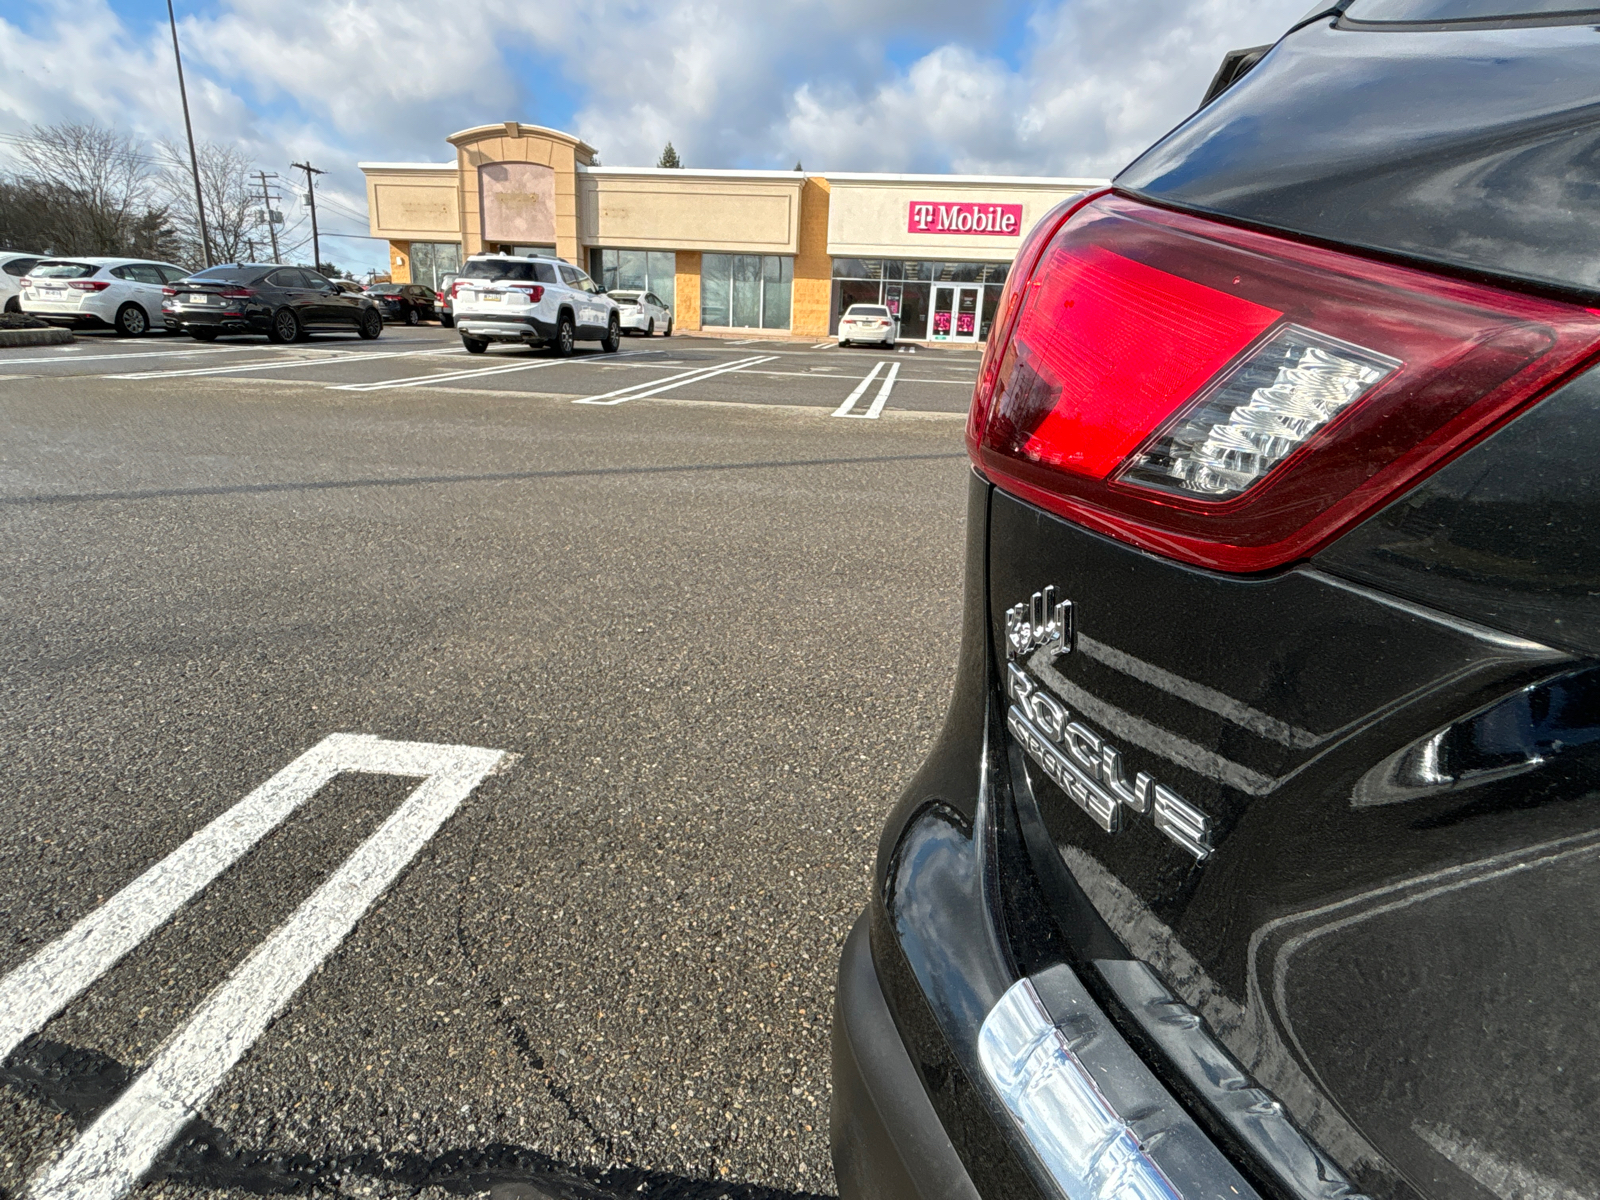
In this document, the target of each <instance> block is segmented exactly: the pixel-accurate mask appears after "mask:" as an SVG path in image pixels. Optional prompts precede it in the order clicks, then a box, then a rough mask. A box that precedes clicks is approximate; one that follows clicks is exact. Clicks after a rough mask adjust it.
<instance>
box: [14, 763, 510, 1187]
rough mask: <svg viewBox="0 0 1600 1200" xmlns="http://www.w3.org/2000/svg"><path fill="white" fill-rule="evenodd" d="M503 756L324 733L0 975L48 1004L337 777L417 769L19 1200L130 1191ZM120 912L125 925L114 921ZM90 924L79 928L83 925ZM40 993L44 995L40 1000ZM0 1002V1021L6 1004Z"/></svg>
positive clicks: (90, 977)
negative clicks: (408, 784) (47, 972)
mask: <svg viewBox="0 0 1600 1200" xmlns="http://www.w3.org/2000/svg"><path fill="white" fill-rule="evenodd" d="M511 757H512V756H510V755H507V754H506V753H505V752H504V751H500V750H487V749H483V748H481V747H477V746H446V745H435V744H430V743H426V742H390V741H381V740H379V739H378V738H375V737H369V736H360V735H354V734H334V735H332V736H331V737H328V738H325V739H324V740H323V741H322V742H321V743H319V744H318V745H317V746H315V747H313V748H312V749H311V750H309V751H308V752H306V753H305V754H303V755H301V756H300V757H299V758H298V759H296V760H295V761H294V762H292V763H290V764H289V765H288V766H287V767H285V768H284V769H283V770H282V771H279V772H278V773H277V774H276V775H274V776H273V777H272V778H271V779H270V780H268V781H267V782H266V783H265V784H263V785H262V786H261V787H259V788H257V789H256V790H255V791H253V792H251V793H250V795H249V796H246V797H245V799H244V800H242V801H240V803H239V804H238V805H236V806H235V807H234V808H233V809H230V810H229V811H228V812H227V813H224V814H223V815H222V816H221V817H219V818H217V819H216V820H215V821H213V822H212V823H211V824H210V825H208V826H207V827H206V828H205V829H203V830H201V831H200V833H197V834H196V835H194V837H192V838H190V839H189V841H188V842H185V843H184V845H183V846H180V847H179V848H178V849H177V850H176V851H174V852H173V854H171V855H169V856H168V857H167V858H166V859H164V860H163V861H162V862H160V863H157V864H156V865H155V866H154V867H152V868H150V870H148V871H146V872H145V873H144V875H141V876H140V877H139V878H138V879H137V880H135V881H134V883H132V884H130V885H129V886H128V887H126V888H124V889H123V890H122V891H121V892H119V893H117V895H116V896H114V897H112V899H111V900H110V901H109V902H108V903H107V904H105V905H104V906H102V907H101V908H100V909H99V910H98V911H97V912H96V913H94V914H93V915H91V916H90V917H88V918H85V920H83V921H81V922H79V924H78V925H77V926H74V928H73V929H72V930H71V931H69V932H68V933H67V934H66V935H65V936H63V937H62V938H60V939H58V940H57V941H56V942H54V943H52V944H51V945H50V946H48V947H46V949H45V950H43V951H41V952H40V953H39V954H38V955H36V956H35V957H34V958H33V959H31V960H29V961H28V962H27V963H25V964H23V966H22V967H20V968H18V969H17V970H16V971H13V972H12V973H11V975H9V976H7V977H6V979H5V980H4V981H3V982H0V996H4V997H5V998H6V999H7V1000H8V1001H20V1002H22V1003H23V1004H24V1005H25V1006H26V1005H29V1004H30V1003H31V1006H32V1007H31V1009H30V1011H32V1012H33V1013H34V1015H35V1016H37V1014H38V1013H39V1012H41V1011H44V1010H46V1009H48V1010H49V1011H50V1012H55V1011H59V1009H60V1008H61V1007H63V1006H65V1004H66V1003H67V1002H68V1001H69V1000H71V999H72V997H73V996H75V995H77V994H78V993H79V992H81V991H82V990H83V988H85V987H87V986H88V985H89V984H90V983H92V982H94V980H95V979H97V978H99V976H100V975H101V974H103V973H104V972H105V971H107V970H109V969H110V967H111V966H112V965H113V964H114V963H115V962H116V961H117V959H119V958H121V957H122V955H124V954H126V953H127V952H128V951H129V950H131V949H133V947H134V946H136V945H137V944H138V943H139V942H140V941H142V940H143V938H144V937H145V936H147V935H148V934H149V933H150V932H151V931H152V930H154V929H155V928H156V927H158V926H159V925H160V924H162V923H163V922H164V921H165V920H166V919H167V918H168V917H169V916H171V915H172V913H173V912H174V911H176V909H177V908H178V906H179V905H181V904H182V903H183V902H184V901H185V900H187V899H189V898H191V897H193V896H194V895H195V894H196V893H198V892H199V891H200V890H201V889H202V888H203V887H205V885H206V884H207V883H209V882H210V881H211V880H213V879H215V878H216V876H217V875H219V874H220V873H221V872H222V871H223V870H225V869H226V868H227V867H229V866H231V865H232V864H233V863H234V862H235V861H237V860H238V859H239V858H240V857H242V856H243V855H244V853H245V852H246V851H248V850H249V849H250V847H251V846H253V845H254V844H255V843H256V842H257V841H259V840H260V838H261V837H262V836H264V835H265V834H266V833H267V832H268V831H269V830H270V829H272V828H273V827H275V826H276V825H277V824H279V823H280V822H281V821H282V820H283V819H284V818H285V817H287V816H288V815H289V813H291V812H293V811H294V810H295V809H296V808H297V807H299V806H300V805H301V804H302V803H304V802H305V801H306V800H308V799H309V798H310V797H311V795H312V794H313V793H315V792H316V791H317V790H318V789H319V788H320V787H322V785H323V784H325V783H327V782H328V781H329V780H330V779H332V778H333V777H334V776H335V775H337V774H339V773H341V772H343V771H361V772H367V773H372V774H382V775H408V776H422V777H423V780H422V782H421V783H420V784H419V785H418V786H417V788H416V789H415V790H414V791H413V792H412V793H411V794H410V795H409V796H408V797H406V799H405V800H404V801H403V802H402V803H401V805H400V807H399V808H397V809H396V810H395V811H394V812H393V813H392V814H390V816H389V818H388V819H387V820H386V821H384V823H383V824H382V825H381V826H380V827H379V828H378V830H377V832H375V833H374V834H372V836H371V837H369V838H368V839H367V840H366V841H365V842H363V843H362V844H361V846H360V847H359V848H358V849H357V850H356V852H355V853H354V854H352V855H351V856H350V857H349V858H348V859H346V860H345V861H344V863H343V864H342V865H341V866H340V867H339V869H338V870H337V871H335V872H334V873H333V875H331V876H330V877H329V878H328V879H327V881H326V882H325V883H323V885H322V886H321V887H319V888H318V889H317V890H316V891H315V892H313V893H312V894H311V896H309V897H308V898H307V899H306V900H305V902H304V903H302V904H301V905H300V907H299V908H298V909H296V910H295V912H294V914H293V915H292V916H291V917H290V918H289V919H288V920H287V921H285V922H284V923H283V924H282V925H280V926H279V927H278V929H277V930H276V931H274V932H273V934H272V935H271V936H270V937H269V938H267V940H266V941H265V942H263V943H261V945H259V946H257V947H256V949H255V950H254V951H253V952H251V954H250V955H249V957H247V958H246V959H245V960H244V962H242V963H240V964H239V966H238V967H236V968H235V969H234V970H233V972H232V973H231V974H230V975H229V976H228V978H227V979H226V980H225V981H224V982H223V983H222V984H221V985H219V986H218V987H217V988H216V990H214V991H213V992H212V993H211V995H210V996H208V997H207V998H206V999H205V1001H203V1002H202V1004H201V1005H200V1007H199V1009H198V1010H197V1011H196V1012H195V1014H194V1016H193V1017H192V1018H191V1019H190V1020H189V1022H188V1024H186V1025H185V1026H183V1028H181V1029H179V1030H178V1031H177V1032H175V1033H174V1034H173V1035H172V1036H171V1037H169V1038H168V1039H167V1041H166V1042H165V1043H163V1045H162V1046H161V1048H160V1049H159V1050H158V1051H157V1052H156V1055H155V1057H154V1058H153V1059H152V1060H151V1061H150V1063H149V1065H148V1066H147V1067H146V1068H145V1069H144V1071H143V1072H142V1073H141V1074H140V1075H139V1077H138V1078H137V1079H136V1080H135V1081H134V1082H133V1084H132V1086H130V1087H129V1088H128V1090H127V1091H125V1092H124V1093H123V1094H122V1095H121V1096H120V1097H119V1098H118V1099H117V1101H116V1102H115V1103H114V1104H112V1106H111V1107H110V1108H108V1109H106V1110H105V1112H103V1113H101V1115H100V1117H99V1118H98V1119H97V1120H96V1121H95V1122H94V1124H93V1125H91V1126H90V1127H89V1128H88V1130H86V1131H85V1132H84V1133H83V1135H82V1136H81V1137H79V1138H78V1140H77V1141H76V1142H74V1143H73V1144H72V1146H71V1147H70V1148H68V1150H67V1152H66V1153H65V1154H64V1155H62V1157H61V1158H60V1159H59V1160H57V1161H56V1163H55V1164H54V1166H52V1167H51V1168H50V1169H49V1170H48V1171H47V1172H45V1173H44V1174H43V1175H42V1177H40V1178H39V1179H37V1180H36V1181H35V1183H34V1185H33V1186H32V1187H31V1188H30V1189H29V1192H28V1195H29V1196H30V1197H31V1200H118V1198H119V1197H121V1196H123V1195H125V1194H126V1193H127V1192H129V1191H130V1190H132V1188H133V1187H134V1186H135V1185H136V1184H137V1183H138V1181H139V1180H140V1178H141V1177H142V1176H143V1175H144V1174H145V1172H146V1171H148V1170H149V1169H150V1167H151V1165H152V1164H153V1163H154V1162H155V1160H156V1158H157V1156H158V1155H160V1153H161V1151H162V1150H163V1149H164V1148H165V1147H166V1145H167V1143H168V1142H170V1141H171V1140H172V1138H173V1137H174V1136H175V1135H176V1134H177V1133H178V1132H179V1130H181V1129H182V1128H183V1127H184V1125H186V1124H187V1123H188V1122H189V1121H190V1120H191V1119H192V1118H193V1116H194V1114H195V1112H197V1111H198V1110H199V1108H200V1106H201V1105H203V1104H204V1103H205V1101H206V1099H207V1098H208V1097H209V1096H210V1095H211V1093H212V1092H214V1091H215V1090H216V1088H217V1086H218V1085H219V1084H220V1083H221V1082H222V1080H223V1078H224V1077H225V1076H226V1075H227V1073H228V1071H229V1070H231V1069H232V1068H233V1066H234V1064H236V1063H237V1062H238V1061H239V1059H240V1058H241V1057H243V1055H244V1053H245V1052H246V1051H247V1050H248V1049H249V1048H250V1046H251V1045H252V1044H254V1042H255V1041H256V1039H257V1038H258V1037H260V1036H261V1033H262V1031H263V1030H265V1029H266V1027H267V1026H268V1025H269V1024H270V1023H271V1021H272V1020H273V1018H274V1017H276V1016H277V1015H278V1013H279V1012H280V1011H282V1009H283V1008H284V1007H285V1006H286V1005H287V1004H288V1002H289V1001H290V999H291V998H292V997H293V996H294V994H295V992H296V991H298V990H299V989H300V986H301V985H302V984H303V983H305V981H306V979H307V978H308V977H309V976H310V975H311V973H312V972H313V971H315V970H316V969H317V967H318V966H319V965H320V964H321V963H322V961H323V960H324V959H325V958H327V957H328V955H329V954H331V953H332V952H333V951H334V950H335V949H336V948H337V947H338V945H339V943H340V942H342V941H343V940H344V939H345V937H346V936H347V935H348V934H349V932H350V930H351V929H352V928H354V926H355V923H356V922H357V921H358V920H360V919H361V916H362V914H364V913H365V912H366V911H367V909H368V908H370V907H371V906H372V904H373V902H374V901H375V900H377V899H378V898H379V897H380V896H381V895H383V893H384V891H385V890H387V888H388V887H389V885H390V884H391V883H393V882H394V880H395V878H396V877H397V876H398V875H399V874H400V872H401V871H402V870H404V869H405V867H406V865H407V864H408V863H409V862H410V861H411V860H412V859H413V858H414V857H415V856H416V854H417V852H418V851H419V850H420V849H422V847H423V846H424V845H425V844H426V843H427V841H428V840H429V839H430V838H431V837H432V836H433V835H434V834H435V833H436V832H437V831H438V830H439V827H440V826H441V825H443V824H444V822H445V821H447V820H448V819H449V818H450V816H451V815H452V814H453V813H454V812H455V811H456V809H457V808H459V807H460V805H461V802H462V801H463V800H465V799H466V797H467V796H468V795H470V794H471V792H472V790H473V789H474V788H476V787H477V786H478V784H479V783H481V782H482V781H483V779H484V777H485V776H487V775H489V774H490V773H491V772H492V771H494V770H495V769H497V768H500V767H502V766H504V765H505V764H506V763H507V762H508V761H509V759H510V758H511ZM197 846H200V847H202V848H201V849H199V850H197V849H195V847H197ZM119 919H122V920H128V919H131V922H132V924H131V925H129V926H127V927H122V926H120V924H119ZM90 926H92V927H93V929H92V930H90V931H89V932H88V933H82V932H81V931H84V930H85V929H86V927H90ZM45 959H51V960H52V962H53V964H54V967H55V969H56V973H57V975H58V977H59V982H62V983H64V984H65V987H66V988H73V987H75V988H76V989H77V990H76V991H72V992H71V993H70V994H67V993H66V992H65V991H63V990H61V989H60V988H57V987H52V985H51V983H50V981H49V980H47V979H46V978H44V977H42V976H41V975H40V974H39V972H38V971H37V970H35V967H36V964H38V963H40V962H41V960H45ZM41 992H42V993H46V994H45V995H44V997H43V999H42V1000H41V999H40V998H39V993H41ZM0 1011H3V1012H4V1015H5V1016H6V1018H7V1019H8V1022H10V1019H11V1016H12V1012H11V1005H10V1004H7V1005H6V1006H5V1008H4V1009H3V1010H0ZM45 1019H48V1017H46V1018H45ZM16 1027H17V1026H16V1023H15V1022H11V1028H12V1029H14V1028H16ZM8 1036H9V1035H8ZM24 1036H26V1035H24ZM11 1044H12V1045H14V1043H11Z"/></svg>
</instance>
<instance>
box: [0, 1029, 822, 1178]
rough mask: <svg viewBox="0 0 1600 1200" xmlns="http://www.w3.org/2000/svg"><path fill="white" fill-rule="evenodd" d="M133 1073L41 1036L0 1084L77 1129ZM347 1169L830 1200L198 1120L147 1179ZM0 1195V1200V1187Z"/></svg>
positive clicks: (500, 1145) (482, 1149)
mask: <svg viewBox="0 0 1600 1200" xmlns="http://www.w3.org/2000/svg"><path fill="white" fill-rule="evenodd" d="M524 1037H526V1034H525V1033H524ZM134 1074H135V1072H134V1071H133V1070H132V1069H131V1068H130V1067H128V1066H126V1065H125V1064H123V1063H121V1062H118V1061H117V1060H116V1059H114V1058H111V1057H110V1056H109V1055H105V1054H101V1053H99V1052H98V1051H95V1050H88V1049H84V1048H82V1047H77V1046H69V1045H65V1044H63V1043H61V1042H52V1041H46V1040H44V1039H43V1038H39V1037H33V1038H30V1039H29V1040H28V1041H26V1042H24V1043H23V1044H22V1045H21V1046H19V1047H18V1048H17V1049H16V1051H15V1052H14V1053H13V1054H12V1055H11V1057H10V1058H8V1059H7V1060H6V1061H5V1063H4V1064H0V1083H4V1084H5V1085H6V1086H7V1087H9V1088H11V1089H12V1090H13V1091H16V1092H20V1093H21V1094H22V1095H24V1096H27V1097H28V1098H29V1099H32V1100H34V1101H37V1102H39V1103H42V1104H44V1105H46V1106H47V1107H49V1108H51V1109H54V1110H55V1111H57V1112H60V1113H63V1114H65V1115H66V1116H67V1117H68V1118H69V1119H71V1120H72V1122H73V1123H74V1124H75V1125H76V1126H77V1128H78V1129H79V1130H80V1131H81V1130H83V1129H85V1128H87V1127H88V1126H89V1125H90V1124H91V1123H93V1121H94V1119H95V1118H96V1117H97V1116H99V1114H100V1113H101V1112H103V1111H105V1109H107V1108H109V1107H110V1106H111V1104H112V1103H114V1102H115V1100H116V1099H117V1097H118V1096H119V1095H120V1094H121V1093H122V1091H123V1089H124V1088H126V1087H127V1085H128V1083H129V1082H130V1081H131V1080H132V1078H133V1076H134ZM585 1123H586V1124H587V1122H585ZM351 1175H359V1176H365V1177H368V1178H374V1179H382V1180H385V1181H388V1182H391V1183H398V1184H401V1185H403V1186H406V1187H411V1188H417V1189H420V1188H424V1187H430V1186H432V1187H441V1188H444V1189H445V1190H446V1191H449V1192H452V1193H455V1194H457V1195H471V1194H473V1193H477V1192H485V1191H488V1190H490V1189H491V1188H495V1187H496V1186H497V1185H506V1184H526V1185H529V1186H531V1187H532V1188H533V1189H535V1191H536V1192H537V1193H538V1194H540V1195H544V1196H549V1197H551V1198H552V1200H619V1198H621V1197H640V1196H644V1197H650V1198H651V1200H828V1198H827V1197H824V1196H820V1195H817V1194H815V1193H811V1192H791V1191H785V1190H783V1189H781V1188H770V1187H763V1186H761V1185H759V1184H752V1183H725V1182H717V1181H714V1180H708V1179H695V1178H692V1177H690V1176H686V1175H675V1174H672V1173H670V1172H667V1171H651V1170H647V1169H645V1168H643V1167H632V1166H612V1167H607V1168H605V1169H603V1170H602V1169H600V1168H596V1167H583V1166H574V1165H571V1164H567V1163H562V1162H559V1161H557V1160H556V1159H553V1158H551V1157H550V1156H549V1155H547V1154H541V1153H540V1152H539V1151H537V1150H530V1149H528V1148H527V1147H525V1146H513V1145H508V1144H506V1143H504V1142H493V1143H490V1144H488V1145H484V1146H473V1147H463V1148H459V1149H454V1150H445V1151H443V1152H441V1153H438V1154H426V1153H424V1152H421V1151H413V1150H403V1151H402V1150H361V1151H356V1152H353V1153H349V1154H335V1155H325V1156H322V1157H315V1156H313V1155H309V1154H305V1153H293V1154H291V1153H285V1152H283V1151H280V1150H273V1149H270V1148H267V1149H259V1150H257V1149H249V1148H245V1147H241V1146H239V1145H237V1144H236V1143H235V1142H234V1140H233V1139H232V1138H231V1137H229V1136H228V1134H226V1133H224V1132H223V1131H222V1130H220V1129H218V1128H217V1127H216V1126H215V1125H212V1124H211V1123H210V1122H209V1121H206V1120H203V1119H202V1118H199V1117H196V1118H195V1119H194V1120H192V1121H190V1122H189V1123H188V1124H187V1125H186V1126H184V1128H183V1130H182V1132H181V1133H179V1134H178V1136H177V1137H176V1138H174V1139H173V1141H172V1143H171V1144H170V1145H169V1146H168V1147H167V1148H166V1150H164V1151H163V1152H162V1154H161V1157H160V1158H159V1159H157V1160H156V1165H155V1166H154V1167H153V1168H152V1169H151V1170H150V1172H149V1174H148V1175H146V1177H145V1178H146V1181H150V1182H154V1181H158V1180H172V1181H173V1182H175V1183H185V1184H190V1185H193V1186H195V1187H200V1188H215V1189H232V1190H234V1191H241V1192H247V1193H250V1194H253V1195H258V1196H274V1195H285V1194H303V1193H306V1192H309V1191H311V1190H313V1189H325V1190H334V1191H337V1189H338V1187H339V1185H340V1184H341V1182H343V1181H344V1180H345V1179H346V1178H347V1177H349V1176H351ZM0 1200H4V1193H3V1192H0Z"/></svg>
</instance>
